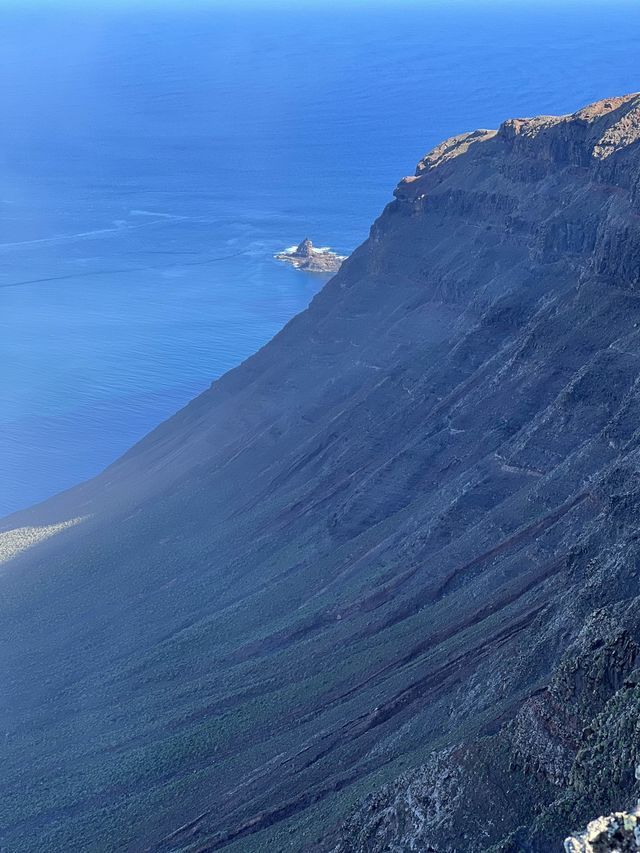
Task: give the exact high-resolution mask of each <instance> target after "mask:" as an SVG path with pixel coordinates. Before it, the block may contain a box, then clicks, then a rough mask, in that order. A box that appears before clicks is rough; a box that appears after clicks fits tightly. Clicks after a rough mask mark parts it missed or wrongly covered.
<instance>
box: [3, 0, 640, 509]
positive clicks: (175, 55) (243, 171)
mask: <svg viewBox="0 0 640 853" xmlns="http://www.w3.org/2000/svg"><path fill="white" fill-rule="evenodd" d="M86 6H88V7H89V6H90V7H92V8H91V9H90V10H87V9H84V10H82V9H81V7H80V6H77V7H76V8H75V9H73V10H72V9H70V8H67V9H65V8H64V7H63V6H56V5H55V4H54V3H51V2H50V3H49V4H46V5H43V6H41V7H37V6H30V5H27V4H26V3H18V4H14V5H13V6H9V5H6V4H3V3H2V2H0V380H1V381H0V515H2V514H4V513H8V512H10V511H12V510H14V509H17V508H20V507H23V506H26V505H28V504H30V503H33V502H35V501H38V500H41V499H42V498H45V497H47V496H48V495H51V494H52V493H54V492H56V491H59V490H61V489H64V488H67V487H68V486H71V485H73V484H74V483H76V482H78V481H79V480H81V479H84V478H86V477H89V476H91V475H92V474H95V473H96V472H98V471H99V470H100V469H101V468H103V467H104V466H105V465H106V464H108V463H109V462H111V461H112V460H113V459H115V458H116V457H117V456H118V455H119V454H120V453H122V452H123V451H124V450H126V449H127V447H128V446H130V445H131V444H132V443H133V442H134V441H135V440H137V439H138V438H140V437H141V436H142V435H143V434H144V433H145V432H147V431H148V430H149V429H150V428H151V427H153V426H154V425H156V424H157V423H158V422H159V421H160V420H162V419H163V418H165V417H167V416H168V415H170V414H171V413H172V412H174V411H175V410H176V409H177V408H178V407H180V406H181V405H183V404H184V403H185V402H187V401H188V400H189V399H190V398H191V397H192V396H194V395H195V394H197V393H198V392H199V391H201V390H202V389H204V388H205V387H206V386H207V385H208V384H209V383H210V382H211V381H212V380H213V379H214V378H215V377H217V376H219V375H220V374H221V373H222V372H223V371H225V370H227V369H228V368H230V367H232V366H233V365H235V364H237V363H238V362H240V361H241V360H242V359H244V358H245V357H246V356H248V355H249V354H251V353H252V352H254V351H255V350H256V349H257V348H258V347H260V346H261V345H262V344H264V343H265V342H266V341H267V340H268V339H269V338H270V337H271V336H272V335H273V334H274V333H275V332H276V331H277V330H278V329H279V328H280V327H281V326H282V325H283V324H284V323H285V322H286V321H287V320H288V319H289V318H290V317H291V316H292V315H293V314H295V313H296V312H298V311H300V310H301V309H303V308H304V307H305V306H306V305H307V303H308V302H309V300H310V299H311V297H312V296H313V294H314V292H315V291H316V290H317V289H318V288H319V287H321V286H322V283H323V279H321V278H314V277H308V276H305V275H304V274H302V273H299V272H297V271H295V270H293V269H289V268H287V267H285V266H282V265H279V264H278V263H277V262H275V261H274V260H273V258H272V255H273V253H274V252H276V251H278V250H280V249H282V248H283V247H285V246H289V245H291V244H292V243H295V242H298V241H299V240H301V239H302V238H303V237H305V236H310V237H311V238H312V239H313V240H314V242H316V243H318V244H320V245H331V246H333V247H335V248H336V249H337V250H339V251H340V252H344V253H348V252H350V251H351V250H352V249H353V248H354V247H355V246H356V245H358V243H360V242H361V241H362V240H363V239H364V238H365V237H366V236H367V232H368V229H369V226H370V224H371V221H372V220H373V218H374V217H375V216H376V215H377V214H378V212H379V211H380V210H381V209H382V207H383V205H384V204H385V203H386V202H387V201H388V200H389V199H390V197H391V191H392V189H393V187H394V185H395V183H396V182H397V180H398V179H399V178H400V177H402V176H403V175H405V174H409V173H411V172H413V169H414V166H415V163H416V162H417V160H418V159H419V158H420V157H421V156H422V155H423V154H424V153H425V152H426V151H427V149H429V148H430V147H432V146H433V145H434V144H436V143H437V142H438V141H440V140H441V139H442V138H444V137H446V136H450V135H452V134H453V133H458V132H461V131H463V130H468V129H473V128H475V127H492V126H496V124H497V123H499V122H500V121H501V120H502V119H504V118H506V117H508V116H520V115H532V114H537V113H540V112H547V113H550V112H568V111H572V110H574V109H575V108H577V107H579V106H581V105H583V104H584V103H587V102H589V101H592V100H596V99H598V98H600V97H605V96H610V95H612V94H622V93H624V92H628V91H635V90H638V89H640V63H639V62H638V56H639V55H640V4H639V3H637V2H628V3H625V2H619V3H617V2H615V0H613V2H611V0H609V2H606V3H605V2H602V3H598V2H588V0H585V1H584V2H581V3H572V4H570V3H562V2H560V0H558V2H556V3H553V4H552V3H542V2H538V3H526V2H518V0H511V2H509V3H506V2H504V3H499V2H493V3H490V2H487V3H483V2H480V0H476V2H473V3H471V2H470V3H467V4H464V3H461V2H456V0H449V2H444V0H443V2H442V3H440V4H437V3H436V4H432V3H427V2H424V3H418V2H414V3H413V4H410V5H409V4H408V5H403V4H402V3H397V2H396V3H394V4H393V5H391V4H390V3H389V5H388V6H387V8H386V9H385V7H384V6H376V5H375V4H373V3H362V2H361V3H360V4H359V5H357V6H352V7H349V6H348V5H346V4H342V5H341V6H340V7H339V6H338V5H337V4H336V5H335V7H334V6H333V5H331V8H330V4H328V3H325V4H321V3H318V4H317V5H316V6H311V5H308V4H305V2H304V1H303V0H301V2H300V3H298V4H297V6H296V7H295V10H286V9H284V8H282V7H279V8H278V9H277V10H276V9H270V10H267V9H266V8H265V7H264V6H263V7H262V8H260V7H259V6H256V7H254V8H251V9H249V8H245V9H244V10H242V9H239V8H238V7H237V4H236V8H235V9H234V10H233V11H232V10H231V9H232V7H231V6H226V7H225V6H221V5H219V4H213V3H212V4H211V5H210V6H209V8H205V7H204V6H201V7H199V8H196V7H192V6H190V5H189V3H187V2H184V3H181V4H176V5H175V6H174V7H173V8H172V7H170V6H167V5H166V4H164V3H162V2H160V0H159V2H157V3H156V4H148V5H147V6H146V7H144V8H142V7H136V6H134V5H133V4H120V5H118V4H116V5H115V6H111V8H110V9H109V8H108V4H106V5H105V8H104V9H102V10H101V9H100V8H99V7H98V6H97V5H96V4H95V3H87V4H86ZM127 7H128V8H127Z"/></svg>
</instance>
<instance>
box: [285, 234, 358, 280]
mask: <svg viewBox="0 0 640 853" xmlns="http://www.w3.org/2000/svg"><path fill="white" fill-rule="evenodd" d="M275 257H276V258H277V259H278V260H279V261H285V262H286V263H288V264H292V265H293V266H294V267H296V269H299V270H304V271H305V272H321V273H322V272H323V273H332V272H338V270H339V269H340V267H341V266H342V262H343V261H344V260H346V257H347V256H346V255H336V253H335V252H331V251H330V250H329V249H324V248H323V249H316V248H315V247H314V245H313V243H312V242H311V240H309V238H308V237H306V238H305V239H304V240H303V241H302V243H300V245H299V246H296V247H295V248H291V249H285V251H284V252H279V253H278V254H277V255H275Z"/></svg>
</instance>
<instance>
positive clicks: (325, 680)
mask: <svg viewBox="0 0 640 853" xmlns="http://www.w3.org/2000/svg"><path fill="white" fill-rule="evenodd" d="M639 141H640V97H638V96H629V97H626V98H618V99H613V100H609V101H603V102H601V103H599V104H596V105H594V106H591V107H588V108H586V109H584V110H581V111H580V112H579V113H576V114H575V115H574V116H567V117H560V118H549V117H544V118H540V119H532V120H512V121H508V122H506V123H505V124H503V125H502V127H501V128H499V129H498V130H497V131H479V132H474V133H470V134H464V135H462V136H459V137H456V138H454V139H451V140H448V141H447V142H445V143H443V144H442V145H440V146H438V148H436V149H435V150H434V151H433V152H431V153H430V154H429V155H427V157H425V158H424V160H423V161H422V163H421V164H420V166H419V167H418V170H417V173H416V175H415V176H412V177H411V178H410V179H405V180H403V181H402V182H401V183H400V185H399V187H398V188H397V190H396V198H395V200H394V201H393V202H392V203H391V204H389V205H388V206H387V208H386V209H385V211H384V212H383V213H382V215H381V216H380V218H379V219H378V220H377V221H376V222H375V223H374V225H373V227H372V229H371V234H370V237H369V239H368V240H367V241H366V242H365V243H364V244H363V245H362V246H361V247H360V248H359V249H357V250H356V251H355V252H354V253H353V255H351V257H349V258H348V259H347V260H346V261H345V262H344V264H343V265H342V267H341V269H340V270H339V272H338V273H337V274H336V275H335V276H334V277H333V278H332V279H331V280H330V281H329V282H328V284H327V285H326V286H325V287H324V288H323V290H322V291H321V292H320V293H319V294H318V295H317V296H316V297H315V298H314V300H313V302H312V303H311V305H310V307H309V309H308V310H307V311H305V312H304V313H302V314H301V315H299V316H298V317H296V318H295V319H294V320H292V321H291V322H290V323H288V324H287V326H286V327H285V329H283V331H282V332H281V333H280V334H279V335H277V336H276V337H275V338H274V340H273V341H271V343H269V344H268V345H267V346H266V347H264V348H263V349H262V350H260V352H258V353H257V354H256V355H255V356H253V357H252V358H250V359H249V360H248V361H247V362H245V363H244V364H243V365H241V366H240V367H239V368H237V369H235V370H232V371H230V372H229V373H228V374H226V375H225V376H223V377H222V378H221V379H219V380H218V381H216V382H215V383H214V384H213V385H212V386H211V388H210V389H209V390H207V391H206V392H205V393H204V394H202V395H201V396H199V397H198V398H197V399H196V400H194V401H193V402H192V403H191V404H190V405H188V406H187V407H186V408H185V409H183V410H182V411H181V412H179V413H178V414H177V415H175V416H174V417H173V418H172V419H171V420H169V421H167V422H166V423H164V424H162V425H161V426H160V427H159V428H158V429H156V430H155V431H154V432H153V433H151V434H150V435H149V436H147V437H146V438H145V439H144V440H143V441H142V442H140V443H139V444H138V445H137V446H136V447H134V448H133V449H132V450H130V451H129V453H127V454H126V455H125V456H124V457H123V458H122V459H120V460H119V461H118V462H116V463H115V464H113V465H112V466H111V467H110V468H109V469H108V470H107V471H105V472H104V473H103V474H102V475H101V476H100V477H98V478H96V479H95V480H93V481H91V482H89V483H86V484H84V485H83V486H80V487H78V488H76V489H74V490H72V491H70V492H67V493H66V494H63V495H61V496H59V497H58V498H56V499H54V500H52V501H48V502H47V503H45V504H43V505H41V506H38V507H35V508H34V509H33V510H31V511H29V512H26V513H21V514H19V515H16V516H14V517H13V518H11V519H8V520H6V522H5V528H6V530H8V531H9V530H12V529H13V530H14V531H15V530H17V531H18V532H14V533H13V534H9V537H10V538H9V539H8V543H5V547H4V548H3V547H2V543H0V554H4V555H5V558H6V559H5V562H4V563H3V565H2V572H0V668H1V672H2V683H3V687H4V690H3V693H2V702H1V703H0V734H1V737H2V762H1V763H0V792H1V796H0V802H1V805H2V820H1V826H2V842H1V846H2V847H3V848H6V849H7V850H11V853H32V851H34V850H47V851H50V853H58V851H59V852H60V853H61V852H62V851H69V850H73V851H74V853H85V851H86V853H88V851H95V850H124V851H135V853H138V851H141V850H153V851H154V853H169V851H171V853H174V851H182V852H183V853H186V851H188V853H193V851H196V850H198V851H214V850H223V849H224V850H225V851H229V853H257V852H258V851H264V850H282V851H291V853H294V851H296V853H297V851H305V853H307V851H311V850H314V849H315V850H318V849H320V850H330V849H336V848H337V849H338V850H342V851H348V853H356V851H367V853H378V851H384V853H390V851H396V853H404V851H407V850H412V849H415V850H424V851H427V850H432V851H434V850H435V851H437V853H468V851H473V853H516V851H517V853H551V851H554V853H557V851H558V850H559V849H561V848H562V843H563V840H564V839H565V838H566V836H567V835H569V834H570V833H571V831H572V830H574V829H575V828H576V827H580V826H585V825H586V824H587V822H588V820H589V819H590V817H592V816H593V815H596V814H607V813H609V812H610V811H613V810H615V809H616V808H619V807H620V804H624V803H629V802H630V801H632V800H633V799H635V798H637V797H638V795H639V794H640V791H639V790H638V785H639V783H638V781H637V780H635V778H634V775H633V766H634V764H635V763H637V762H638V759H639V758H640V755H639V753H640V730H639V729H638V725H637V721H638V718H639V715H640V674H639V667H640V581H639V573H640V533H639V530H640V145H639ZM72 520H73V521H74V522H75V523H73V524H70V523H69V522H71V521H72ZM25 530H26V531H27V532H26V533H25ZM20 531H22V532H20ZM34 780H37V783H34Z"/></svg>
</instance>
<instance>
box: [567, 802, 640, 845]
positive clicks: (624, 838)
mask: <svg viewBox="0 0 640 853" xmlns="http://www.w3.org/2000/svg"><path fill="white" fill-rule="evenodd" d="M564 849H565V853H635V851H638V850H640V808H637V809H636V810H635V811H633V812H614V813H613V814H610V815H608V816H607V817H599V818H597V819H596V820H593V821H591V823H590V824H589V825H588V826H587V829H586V831H585V832H583V833H581V834H580V835H578V836H571V837H570V838H567V840H566V841H565V843H564Z"/></svg>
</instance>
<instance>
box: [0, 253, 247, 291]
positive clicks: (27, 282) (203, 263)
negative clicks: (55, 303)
mask: <svg viewBox="0 0 640 853" xmlns="http://www.w3.org/2000/svg"><path fill="white" fill-rule="evenodd" d="M247 254H249V253H248V252H247V251H246V250H243V251H241V252H234V253H233V254H232V255H221V256H220V257H218V258H206V259H205V260H204V261H185V262H183V263H181V264H162V265H160V266H157V265H156V266H146V267H129V268H128V269H119V270H94V271H92V272H77V273H67V274H66V275H54V276H48V277H47V278H32V279H26V280H25V281H12V282H9V283H8V284H0V290H3V289H4V288H8V287H27V286H29V285H33V284H47V283H48V282H51V281H69V280H70V279H74V278H91V277H92V276H99V275H124V274H125V273H134V272H149V270H158V271H161V270H170V269H179V268H181V267H201V266H206V265H207V264H215V263H216V262H218V261H228V260H231V259H232V258H237V257H239V256H240V255H247Z"/></svg>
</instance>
